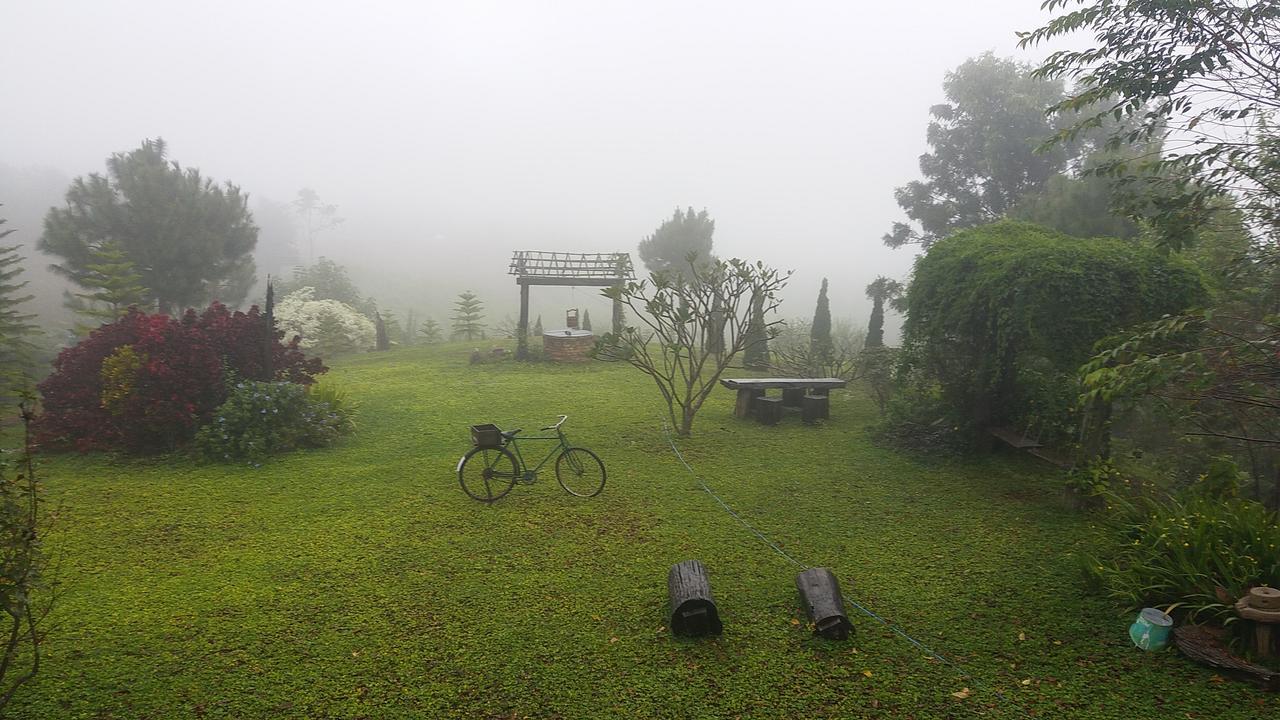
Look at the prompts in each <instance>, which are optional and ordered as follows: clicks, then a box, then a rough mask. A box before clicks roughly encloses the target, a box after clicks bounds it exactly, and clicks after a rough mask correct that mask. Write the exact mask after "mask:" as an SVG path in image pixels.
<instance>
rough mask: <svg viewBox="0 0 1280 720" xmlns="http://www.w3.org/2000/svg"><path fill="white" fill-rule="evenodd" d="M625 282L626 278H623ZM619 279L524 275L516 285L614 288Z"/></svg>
mask: <svg viewBox="0 0 1280 720" xmlns="http://www.w3.org/2000/svg"><path fill="white" fill-rule="evenodd" d="M623 281H625V278H623ZM618 282H619V279H618V277H617V276H614V277H555V276H550V275H547V276H544V275H524V276H517V277H516V283H517V284H519V285H563V286H565V287H582V286H591V287H613V286H614V285H617V284H618Z"/></svg>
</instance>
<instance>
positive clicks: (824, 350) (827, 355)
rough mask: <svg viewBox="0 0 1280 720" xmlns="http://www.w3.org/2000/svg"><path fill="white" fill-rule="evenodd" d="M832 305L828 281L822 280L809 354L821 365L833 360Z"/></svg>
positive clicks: (810, 332)
mask: <svg viewBox="0 0 1280 720" xmlns="http://www.w3.org/2000/svg"><path fill="white" fill-rule="evenodd" d="M831 351H832V348H831V303H830V302H829V301H828V300H827V279H826V278H822V289H821V290H819V291H818V306H817V308H815V309H814V311H813V325H811V326H810V329H809V353H810V355H811V356H812V357H813V359H814V361H815V362H816V363H817V364H819V365H825V364H827V363H828V362H829V361H830V360H831Z"/></svg>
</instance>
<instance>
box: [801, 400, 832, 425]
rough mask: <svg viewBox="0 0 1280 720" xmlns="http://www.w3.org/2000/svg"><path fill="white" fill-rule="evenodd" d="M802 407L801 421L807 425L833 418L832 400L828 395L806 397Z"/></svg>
mask: <svg viewBox="0 0 1280 720" xmlns="http://www.w3.org/2000/svg"><path fill="white" fill-rule="evenodd" d="M802 403H803V404H802V405H801V406H800V419H801V420H804V421H805V422H807V423H813V422H817V421H819V420H826V419H828V418H830V417H831V399H830V398H828V397H827V396H826V395H805V396H804V400H803V401H802Z"/></svg>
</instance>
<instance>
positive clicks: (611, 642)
mask: <svg viewBox="0 0 1280 720" xmlns="http://www.w3.org/2000/svg"><path fill="white" fill-rule="evenodd" d="M616 642H618V638H616V637H611V638H609V643H610V644H613V643H616Z"/></svg>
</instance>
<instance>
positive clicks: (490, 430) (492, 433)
mask: <svg viewBox="0 0 1280 720" xmlns="http://www.w3.org/2000/svg"><path fill="white" fill-rule="evenodd" d="M471 443H472V444H473V445H475V446H476V447H502V445H503V443H504V441H503V438H502V430H500V429H499V428H498V426H497V425H494V424H493V423H485V424H483V425H472V426H471Z"/></svg>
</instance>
